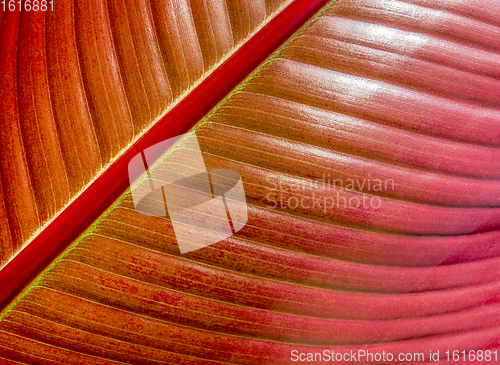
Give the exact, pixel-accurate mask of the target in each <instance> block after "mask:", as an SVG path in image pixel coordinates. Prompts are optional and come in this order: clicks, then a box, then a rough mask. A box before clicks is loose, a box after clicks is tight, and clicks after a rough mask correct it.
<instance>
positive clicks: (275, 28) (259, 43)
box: [0, 0, 328, 309]
mask: <svg viewBox="0 0 500 365" xmlns="http://www.w3.org/2000/svg"><path fill="white" fill-rule="evenodd" d="M326 3H328V0H295V1H293V2H292V3H291V4H289V5H288V6H287V7H286V8H284V9H283V10H282V11H281V12H280V13H279V14H277V15H276V16H275V17H274V18H273V19H271V20H270V21H269V23H267V24H266V25H265V26H264V27H263V28H262V29H260V30H259V31H258V32H257V33H256V34H255V35H254V36H253V37H252V38H250V39H249V40H248V41H247V42H246V43H245V44H244V45H242V46H241V47H240V48H239V49H238V50H237V51H236V52H235V53H234V54H233V55H232V56H231V57H230V58H228V59H227V60H226V61H225V62H224V63H223V64H222V65H221V66H220V67H218V68H217V69H216V70H215V71H213V72H212V73H211V74H210V75H209V76H208V77H207V78H206V79H205V80H203V81H202V82H201V83H200V85H198V86H197V87H196V88H195V89H193V90H192V91H191V92H190V93H189V94H188V95H187V96H186V97H185V98H184V99H182V100H181V101H180V102H179V103H178V104H177V105H176V106H175V107H174V108H173V109H172V110H171V111H170V112H169V113H168V114H166V115H165V116H164V117H163V118H161V119H160V120H159V121H158V122H157V123H156V124H155V125H154V126H153V127H151V129H150V130H149V131H148V132H147V133H145V134H144V135H143V136H142V137H141V138H140V139H139V140H138V141H136V142H135V143H134V144H133V145H132V146H130V147H129V148H128V150H127V151H126V152H125V153H124V154H122V155H121V156H120V157H119V158H118V159H117V160H116V161H115V162H114V163H113V164H112V165H110V166H109V167H108V168H107V169H106V170H105V171H104V172H103V173H102V174H101V175H100V176H99V177H98V178H97V179H96V180H95V181H94V182H93V183H92V184H91V185H90V186H89V187H88V188H87V189H86V190H85V191H84V192H83V193H82V194H81V195H79V196H78V197H77V198H76V199H75V200H74V201H73V202H72V203H71V204H70V205H69V206H68V207H67V208H66V209H64V210H63V211H62V212H61V213H60V214H59V215H58V216H57V217H56V218H55V219H54V220H53V221H52V222H50V223H49V225H48V226H47V227H45V229H44V230H43V231H42V232H40V233H39V234H38V235H37V236H36V237H35V238H34V239H33V241H31V242H30V244H29V245H28V246H27V247H25V248H24V249H23V250H21V251H20V252H19V253H18V254H17V255H16V256H15V257H13V258H12V260H11V261H10V262H8V263H7V264H6V265H5V266H4V267H3V268H2V269H1V270H0V283H2V286H1V287H0V309H3V308H5V306H6V305H8V303H9V302H10V301H11V300H12V299H13V298H15V296H16V295H17V294H19V293H20V292H21V290H22V289H23V288H24V287H25V286H26V285H27V284H28V283H29V282H30V281H31V280H32V279H33V278H34V277H36V276H37V275H38V274H39V273H40V272H41V271H42V270H43V269H44V268H45V267H46V266H48V265H49V264H50V263H51V262H52V261H53V260H54V259H55V258H56V257H57V255H59V254H60V253H61V252H62V251H64V249H66V248H67V247H68V245H69V244H70V243H71V242H72V241H73V240H74V239H76V238H77V237H78V236H79V235H80V234H81V233H82V232H83V231H84V230H85V229H87V228H88V227H89V225H90V224H92V222H94V221H95V220H96V219H97V218H98V217H99V216H100V215H101V214H102V213H103V212H104V211H105V210H106V209H107V208H108V207H109V206H110V205H111V204H112V203H113V202H114V201H115V200H116V199H117V198H118V197H119V196H120V194H122V193H123V192H124V191H125V190H126V189H127V187H128V186H129V180H128V172H127V166H128V162H129V161H130V159H131V158H132V156H135V155H136V154H137V153H139V152H141V151H142V150H143V149H145V148H147V147H149V146H151V145H153V144H155V143H158V142H160V141H162V140H165V139H168V138H170V137H173V136H176V135H178V134H181V133H184V132H186V131H187V130H189V129H190V128H191V127H192V126H194V125H195V124H196V123H197V122H198V121H199V120H200V119H201V118H202V117H203V116H204V115H205V114H206V113H207V112H208V111H210V110H211V109H212V108H213V107H214V106H215V105H217V103H218V102H220V100H222V98H223V97H224V96H226V95H227V94H228V93H229V92H230V91H231V90H232V89H233V88H234V87H235V86H236V85H237V84H238V83H240V82H241V81H242V80H243V79H244V78H245V77H246V76H247V75H248V74H249V73H250V72H252V71H253V70H254V69H255V68H256V67H257V66H258V65H259V64H260V63H261V62H262V61H264V60H265V59H266V58H267V57H268V56H269V55H270V54H271V53H272V52H273V51H275V50H276V49H277V48H278V47H279V46H280V45H281V44H282V43H283V42H284V41H286V40H287V39H288V37H290V36H291V35H292V34H293V33H294V32H295V31H297V30H298V29H299V28H300V27H301V26H302V25H303V24H304V23H305V22H306V21H307V20H309V19H310V18H311V17H312V16H313V15H314V14H315V13H316V12H317V11H318V10H320V9H321V8H322V7H323V6H324V5H325V4H326Z"/></svg>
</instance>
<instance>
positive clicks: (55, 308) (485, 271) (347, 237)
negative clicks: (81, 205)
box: [0, 0, 500, 364]
mask: <svg viewBox="0 0 500 365" xmlns="http://www.w3.org/2000/svg"><path fill="white" fill-rule="evenodd" d="M66 6H67V8H66V9H65V10H64V11H66V12H67V14H68V16H67V18H66V20H65V22H60V23H56V22H54V23H50V17H47V18H44V17H42V16H40V15H37V14H30V15H29V17H30V18H29V19H30V20H29V24H31V27H32V28H33V30H31V31H32V32H33V34H32V36H31V37H30V39H29V42H25V43H23V44H22V47H23V49H24V50H23V57H25V58H26V59H25V60H24V62H22V61H21V58H19V59H17V58H16V57H13V56H11V53H12V52H14V51H13V50H15V49H16V47H17V44H18V41H17V37H18V35H17V34H19V36H22V35H23V34H24V33H23V32H26V31H27V28H26V25H23V24H24V23H23V22H24V17H25V14H23V15H22V16H21V17H20V18H19V15H16V14H15V13H9V14H7V15H5V14H4V15H3V17H4V19H6V20H5V21H4V23H3V26H2V34H1V36H2V47H1V48H0V50H1V52H3V53H2V58H1V60H0V62H1V66H2V68H3V69H4V70H6V76H5V77H3V78H2V81H1V82H2V84H1V85H0V86H4V87H3V88H1V89H0V93H1V94H0V95H1V96H2V98H1V101H0V103H2V108H3V109H2V110H3V111H2V115H3V117H2V119H0V122H1V123H2V134H1V136H2V137H1V138H2V144H1V146H2V147H1V148H2V151H1V152H2V155H1V156H2V159H1V161H2V175H1V177H2V181H1V182H2V184H3V195H4V196H5V204H2V203H3V202H0V228H1V229H2V235H1V236H0V238H1V239H2V246H1V247H2V249H5V252H6V254H4V257H8V256H9V255H10V254H11V253H12V252H14V251H15V247H18V246H15V245H16V242H19V240H20V239H25V237H27V236H28V233H29V232H31V231H32V230H33V229H34V228H36V227H38V225H39V224H40V223H39V222H43V221H44V220H46V219H47V217H49V216H50V215H51V214H54V213H55V212H56V211H57V209H59V208H60V207H61V206H62V205H64V202H65V201H67V199H68V197H69V196H70V195H71V194H74V193H75V192H77V191H78V190H79V189H81V188H82V186H83V185H84V183H85V182H87V181H89V179H90V178H91V176H94V174H95V173H96V172H97V171H98V169H99V167H100V166H101V164H102V163H104V162H107V161H110V159H111V158H112V157H113V156H115V155H116V154H117V153H119V152H120V151H121V150H122V149H123V148H124V147H126V146H127V143H128V142H129V141H131V140H132V139H133V137H134V133H136V132H134V131H137V130H141V129H143V128H145V127H146V126H148V125H149V123H150V122H151V120H154V119H155V118H156V117H157V116H158V115H159V113H161V112H162V111H163V110H164V109H165V108H166V107H167V105H168V104H169V103H171V102H172V100H173V99H174V98H176V97H177V96H179V95H180V94H181V91H182V90H184V89H185V88H186V87H187V86H188V85H192V82H191V80H195V79H198V78H200V77H201V76H202V74H203V72H204V70H205V69H204V68H203V67H207V65H213V64H215V63H216V62H217V60H219V59H220V57H221V56H222V55H223V54H224V53H225V52H227V51H228V50H229V49H231V47H234V44H236V43H237V42H239V41H241V40H242V39H244V38H245V36H246V35H248V34H249V32H250V31H251V30H252V29H254V28H255V27H257V26H258V24H260V23H261V22H262V21H263V19H265V17H266V14H267V15H268V14H270V12H271V11H272V10H273V9H275V8H276V7H277V6H278V4H277V2H275V1H269V2H265V3H264V1H238V2H236V1H218V0H217V1H208V0H206V1H205V0H203V1H202V0H196V1H191V2H190V6H188V5H187V2H182V1H152V2H147V1H139V2H132V1H130V2H128V1H116V2H113V3H112V4H111V2H109V3H106V2H103V1H101V2H99V1H95V2H94V4H93V6H92V12H89V11H86V10H84V9H83V7H82V8H79V7H78V6H75V7H74V9H73V10H71V9H70V6H69V5H66ZM499 6H500V3H499V2H498V1H493V2H490V3H488V4H487V5H485V4H484V3H481V2H479V1H478V0H470V1H452V0H449V1H443V2H442V3H437V2H433V1H430V0H406V1H394V0H341V1H339V2H337V3H335V2H332V3H330V4H328V5H327V6H326V7H325V8H324V9H323V10H322V11H321V12H320V13H319V14H318V15H317V16H316V17H314V18H313V19H311V21H310V22H308V24H307V25H306V26H305V27H303V28H302V29H301V30H300V31H298V32H297V33H296V34H295V36H294V37H292V38H291V39H290V40H289V41H288V42H287V43H286V44H285V45H284V46H283V47H281V48H280V49H279V50H278V51H277V52H275V53H274V54H273V55H272V56H271V57H270V58H268V59H267V60H266V62H264V63H263V64H262V65H261V66H260V67H258V68H257V69H256V70H255V72H253V73H252V74H251V75H250V76H249V77H247V78H246V79H245V80H244V81H243V82H242V83H241V84H240V85H239V86H238V87H237V88H236V89H235V90H234V91H233V92H232V93H231V94H229V95H228V96H227V97H226V98H224V100H222V101H221V102H220V103H219V104H218V105H217V106H216V107H215V108H214V109H213V110H212V111H211V113H209V114H208V115H207V116H206V117H205V118H204V119H203V120H201V121H200V122H199V123H198V124H197V125H196V126H195V127H194V128H193V130H194V131H195V132H196V135H197V137H198V140H199V143H200V147H201V151H202V153H203V158H204V161H205V164H206V166H207V168H208V169H231V170H234V171H237V172H238V173H239V174H240V176H241V179H242V181H243V184H244V188H245V194H246V204H247V209H248V222H247V224H246V226H245V227H244V228H243V229H241V230H240V231H239V232H237V233H236V234H234V235H233V236H231V237H229V238H227V239H225V240H223V241H221V242H218V243H216V244H214V245H211V246H209V247H205V248H203V249H200V250H196V251H193V252H190V253H187V254H184V255H180V253H179V249H178V246H177V241H176V238H175V232H174V228H173V224H172V222H171V221H170V220H169V219H168V218H163V217H152V216H144V215H141V214H139V213H137V212H136V210H135V206H134V202H133V200H132V196H131V193H130V190H128V191H126V192H125V193H124V194H122V195H121V196H120V198H119V199H118V200H117V201H116V202H115V204H113V206H112V207H110V208H109V209H108V210H106V212H105V213H104V214H103V215H102V216H101V217H100V218H99V219H97V221H95V222H94V224H92V225H91V226H90V227H89V228H88V229H87V230H86V231H85V232H84V233H83V234H82V235H81V236H80V237H79V238H78V239H77V240H75V241H74V242H73V243H72V244H71V246H70V247H69V248H68V249H67V250H66V251H65V252H64V253H63V254H62V255H60V256H59V257H58V258H57V259H56V260H55V261H54V262H53V263H52V265H51V266H50V267H48V268H47V269H46V270H44V271H43V272H42V273H41V274H40V275H39V276H38V277H37V278H36V279H35V280H34V281H33V282H32V283H31V284H30V286H29V287H27V288H26V289H25V290H24V291H23V293H22V294H20V295H19V296H18V297H17V298H16V299H15V300H14V301H13V302H12V303H11V304H10V305H9V306H8V307H7V308H5V309H4V310H3V311H2V312H1V317H0V318H1V319H0V358H2V359H5V363H6V364H10V363H23V364H67V363H69V364H116V363H119V364H293V363H297V358H295V357H294V356H298V355H297V354H302V356H303V357H301V359H307V358H308V357H307V356H308V355H307V354H312V359H313V360H311V361H309V362H310V363H315V364H322V363H325V364H326V363H330V361H328V360H327V357H326V356H325V355H324V354H325V353H326V354H331V353H332V351H334V352H335V353H341V354H347V353H349V354H351V353H359V352H365V354H366V352H371V353H373V354H382V353H385V354H392V356H393V357H392V360H391V358H387V357H385V358H384V360H378V359H377V358H376V357H375V358H372V359H371V360H370V359H369V358H368V357H364V358H358V359H357V360H356V361H352V360H351V361H349V360H346V358H345V356H344V357H343V358H342V359H341V360H340V361H339V360H337V361H336V362H337V363H360V364H368V363H417V362H418V363H425V364H430V363H437V364H447V363H450V362H449V361H448V358H447V354H446V351H449V353H453V351H458V352H459V353H460V354H462V351H464V352H463V353H464V354H468V355H469V354H470V353H474V354H479V353H481V354H482V355H481V356H483V360H482V363H490V364H495V363H497V362H498V356H499V355H500V354H498V352H499V351H500V300H499V299H500V244H499V242H500V180H499V179H500V172H499V171H500V170H499V167H500V159H499V157H500V149H499V148H500V124H499V123H500V113H499V110H500V109H499V106H500V93H499V91H500V74H499V70H500V68H499V66H500V43H499V39H500V15H499V13H498V9H499V8H500V7H499ZM60 9H63V7H62V6H61V8H60ZM159 9H167V12H166V13H162V12H161V11H159ZM189 9H191V10H192V11H191V12H189V11H187V10H189ZM60 11H62V10H60ZM172 14H175V16H174V15H172ZM201 18H203V19H210V20H200V19H201ZM66 21H67V22H66ZM44 22H45V23H44ZM177 22H178V23H177ZM44 24H45V25H44ZM72 24H76V25H75V26H72ZM152 24H155V25H154V27H156V28H155V29H156V31H155V32H152V31H151V29H152V28H154V27H153V25H152ZM177 24H178V25H177ZM216 24H217V25H218V26H217V27H216V26H215V25H216ZM104 25H106V26H104ZM44 26H45V28H44ZM175 27H177V28H176V29H181V27H182V29H183V30H184V31H183V32H185V34H184V33H181V32H180V31H179V32H173V29H174V28H175ZM18 29H19V31H18ZM43 29H45V30H46V31H45V33H44V31H43ZM75 29H76V30H77V31H75ZM49 30H50V31H49ZM195 31H196V36H195V34H194V32H195ZM52 32H53V33H52ZM57 32H60V33H61V35H60V36H57V35H54V34H56V33H57ZM72 32H75V33H74V34H75V35H74V36H73V35H71V34H73V33H72ZM50 34H52V35H50ZM97 34H98V37H97V39H96V40H95V38H96V35H97ZM206 34H211V35H212V36H211V37H207V36H205V35H206ZM63 35H64V36H63ZM44 37H47V38H50V37H56V38H57V39H61V38H64V37H67V42H66V45H67V47H66V49H64V50H63V49H60V48H59V47H56V46H55V45H54V46H53V47H47V51H46V53H44V54H40V53H37V49H38V46H37V44H38V43H40V42H41V43H43V42H46V40H45V38H44ZM75 39H76V41H75ZM4 40H5V42H4ZM196 40H198V43H197V42H196ZM131 45H133V47H132V46H131ZM19 47H21V46H19ZM90 47H94V48H93V50H92V51H90V50H89V49H90ZM243 47H244V46H243ZM110 48H111V49H112V52H110ZM98 55H100V56H98ZM91 56H92V57H91ZM96 56H97V57H96ZM49 59H50V60H52V61H50V62H49V61H48V60H49ZM61 59H63V60H68V61H67V62H69V63H71V62H73V66H68V67H65V66H64V63H58V60H61ZM165 60H168V61H165ZM77 61H78V62H80V66H78V67H77V66H75V62H77ZM21 62H22V63H21ZM18 63H19V64H18ZM49 64H50V66H48V65H49ZM44 65H46V66H44ZM203 65H205V66H203ZM44 67H46V69H47V70H48V71H47V73H46V74H44V75H45V76H43V77H37V78H34V77H32V75H34V74H37V73H41V72H42V71H40V70H43V68H44ZM70 67H73V68H74V69H71V68H70ZM123 70H124V71H123ZM132 70H133V71H134V72H128V71H132ZM17 78H20V79H23V82H22V83H18V81H16V80H17ZM24 78H26V81H24ZM67 79H70V80H71V85H70V86H65V83H64V82H66V81H64V82H63V80H67ZM171 79H176V80H180V81H179V82H178V84H175V85H174V83H172V82H171V81H169V80H171ZM109 89H111V90H113V93H112V96H113V98H112V99H109V100H108V99H106V94H105V93H104V94H103V90H109ZM29 95H34V96H36V97H34V98H31V99H30V98H29ZM68 100H74V102H71V103H70V102H68ZM51 103H52V104H51ZM51 105H52V107H50V106H51ZM73 115H75V117H74V121H75V123H74V124H72V125H68V124H67V123H65V122H64V121H65V120H66V119H67V118H73V117H72V116H73ZM30 118H31V119H34V120H36V121H43V123H42V122H40V123H38V124H37V123H29V124H30V125H29V126H27V127H26V128H21V127H19V126H22V125H23V122H24V121H26V120H31V119H30ZM89 120H91V121H92V124H89ZM100 121H101V122H100ZM159 123H162V121H161V120H160V122H159ZM96 125H99V127H96ZM4 126H5V129H4ZM71 128H74V129H71ZM4 130H5V131H8V133H7V132H4ZM113 130H116V132H112V131H113ZM54 135H57V136H59V137H58V138H59V139H58V138H57V137H54ZM35 136H36V138H35ZM61 136H63V137H61ZM62 138H63V139H64V142H58V141H59V140H61V139H62ZM75 138H78V140H76V139H75ZM55 142H57V143H56V144H55V145H51V143H55ZM74 146H87V147H86V148H87V149H88V153H87V154H86V155H85V156H79V154H78V153H76V152H75V151H74V150H72V147H74ZM182 148H184V147H183V146H182V145H176V146H174V147H173V151H178V150H180V151H182ZM39 149H43V150H44V151H45V149H46V151H47V154H43V155H40V154H37V153H36V151H38V150H39ZM6 151H7V152H6ZM57 151H59V152H58V153H59V154H60V156H59V157H57V158H56V157H51V158H49V156H51V155H50V154H56V152H57ZM61 151H63V152H61ZM4 153H5V155H4ZM7 153H8V154H7ZM4 156H8V157H5V158H4ZM61 156H62V157H61ZM44 159H45V160H44ZM186 159H188V158H186ZM68 161H72V162H71V163H70V162H68ZM76 161H79V162H76ZM164 162H165V160H164V159H163V158H160V160H159V161H158V163H157V164H155V165H154V166H153V167H152V169H153V170H152V171H154V169H156V168H158V169H159V168H161V164H162V163H164ZM67 164H71V166H72V169H69V168H66V167H65V166H66V165H67ZM185 164H186V165H189V161H187V160H186V161H185ZM37 166H40V167H37ZM78 166H79V167H78ZM33 169H36V173H35V172H34V171H32V170H33ZM44 169H45V170H47V172H44ZM58 171H60V172H58ZM47 173H49V174H50V175H51V176H53V179H60V181H59V180H58V181H57V182H56V181H55V180H50V181H48V180H44V181H43V183H41V182H39V180H37V179H39V178H41V177H42V176H43V174H47ZM10 174H13V176H14V177H13V179H12V180H9V176H10ZM140 183H141V182H138V183H137V184H140ZM44 184H45V185H44ZM0 187H1V186H0ZM13 187H17V188H15V189H14V188H13ZM21 187H22V189H23V190H22V193H21ZM56 187H57V189H56ZM0 192H2V191H1V190H0ZM33 202H36V205H33ZM160 203H163V202H160ZM233 203H234V204H242V203H241V202H240V203H236V202H233ZM12 205H14V206H12ZM29 207H31V210H30V209H28V208H29ZM23 209H27V210H26V213H24V210H23ZM21 212H23V213H22V214H21ZM30 212H31V213H30ZM23 214H26V220H23V219H21V218H20V217H22V215H23ZM6 222H7V223H6ZM2 224H3V225H2ZM7 226H8V227H9V228H10V229H9V230H8V231H7V230H6V228H5V227H7ZM190 229H191V231H190V232H191V234H192V235H193V236H194V235H197V234H207V235H209V234H213V233H212V232H209V231H206V232H201V233H200V231H199V230H197V229H195V228H194V227H192V228H190ZM30 230H31V231H30ZM3 232H5V233H3ZM4 242H5V243H4ZM11 242H12V243H11ZM9 250H10V251H9ZM471 351H473V352H471ZM487 351H489V354H490V358H489V360H487V359H486V358H485V357H484V356H485V354H486V353H487ZM438 352H439V353H438ZM418 353H422V354H424V358H423V359H422V361H417V360H416V359H415V358H411V359H409V358H408V357H403V358H401V357H400V355H401V354H403V355H404V354H418ZM430 353H433V354H437V357H434V358H432V359H431V358H430ZM294 354H295V355H294ZM318 354H320V355H321V356H320V357H318V356H317V355H318ZM495 354H497V355H496V356H497V357H496V358H495ZM468 355H467V356H466V357H465V358H462V357H460V361H458V362H457V363H477V362H474V361H472V360H471V358H470V356H468ZM461 356H462V355H461ZM463 356H465V355H463ZM351 359H352V358H351ZM477 359H479V358H477ZM432 360H434V361H432Z"/></svg>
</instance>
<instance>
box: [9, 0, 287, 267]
mask: <svg viewBox="0 0 500 365" xmlns="http://www.w3.org/2000/svg"><path fill="white" fill-rule="evenodd" d="M195 3H196V2H193V4H191V3H190V2H189V1H187V0H168V1H162V0H158V1H156V0H155V1H139V2H136V1H114V2H109V3H108V2H106V1H102V0H97V1H92V2H91V3H86V2H82V1H75V2H72V1H64V2H62V3H60V4H57V6H55V7H54V10H53V11H46V12H43V11H32V12H29V11H26V12H22V13H21V12H19V11H18V10H15V11H9V10H7V11H5V12H2V24H1V28H0V37H1V39H2V40H1V47H0V54H1V60H0V67H1V69H2V70H3V76H2V78H1V80H0V89H1V98H0V99H1V100H0V103H1V104H0V108H1V110H2V112H1V114H0V125H1V133H0V138H1V142H0V148H1V151H0V155H1V164H2V165H1V171H2V185H3V191H4V194H2V196H3V197H5V208H1V207H0V208H1V210H0V212H2V213H1V214H0V219H1V221H2V223H1V224H2V225H8V226H9V230H8V231H5V230H2V236H3V237H2V241H1V242H2V247H4V248H3V249H2V251H1V252H0V263H5V262H6V261H8V260H9V259H10V258H11V256H12V254H13V253H16V252H18V251H19V250H20V249H21V248H22V247H23V245H24V244H25V242H27V240H28V239H29V238H30V237H32V235H33V234H34V233H36V231H37V229H38V228H40V227H42V226H43V225H44V224H45V223H46V222H47V221H49V220H50V219H52V218H53V217H55V216H56V215H57V214H58V213H60V212H61V209H62V208H64V207H65V205H66V204H67V203H68V202H69V200H70V198H74V197H75V196H77V195H78V194H79V193H80V192H81V191H82V189H84V188H85V186H86V185H87V184H88V183H89V182H91V181H92V180H93V179H94V178H95V177H96V176H98V175H100V174H102V172H103V168H105V167H106V165H107V164H108V163H109V162H110V161H112V160H113V159H114V158H116V157H117V156H118V155H119V154H120V153H121V152H122V151H123V150H124V149H126V148H127V147H128V146H130V145H131V143H133V142H134V141H136V140H137V139H138V138H139V137H141V135H142V132H143V131H144V130H145V128H147V127H149V126H151V125H152V124H154V123H155V122H156V121H157V120H158V119H159V117H160V116H161V115H162V114H163V113H164V112H165V111H166V110H167V109H168V108H171V107H172V106H173V105H175V104H176V103H178V102H179V100H182V98H184V97H185V93H186V92H187V91H189V89H190V88H192V87H193V86H194V85H195V84H197V83H199V82H200V81H201V80H203V79H204V78H207V77H208V76H209V75H210V74H211V73H212V71H213V69H214V67H216V66H217V64H218V63H220V62H221V61H222V60H223V59H224V57H227V56H228V55H229V54H230V53H231V52H234V50H235V49H237V48H238V47H240V46H241V44H242V42H243V43H245V39H246V37H248V36H249V35H250V34H251V33H252V32H254V31H256V30H257V29H258V28H259V27H260V26H262V24H263V22H265V21H268V20H269V19H272V17H273V14H274V12H275V11H276V10H277V9H278V8H279V7H280V6H282V5H285V3H286V2H285V1H274V0H273V1H267V2H265V1H260V2H252V3H246V2H245V3H241V2H238V3H236V2H235V3H234V4H231V5H230V6H226V5H225V4H226V3H225V1H219V2H217V1H211V2H205V1H200V2H199V3H200V4H195ZM201 9H204V10H203V11H202V12H200V10H201ZM237 15H238V16H237ZM230 16H231V17H232V18H230ZM231 19H232V20H231ZM222 20H224V21H222ZM214 24H217V27H214ZM214 29H215V30H216V33H217V34H214ZM207 39H211V40H213V43H209V44H204V43H205V42H206V40H207ZM2 200H3V199H2ZM2 206H3V204H2ZM9 231H10V232H9Z"/></svg>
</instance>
